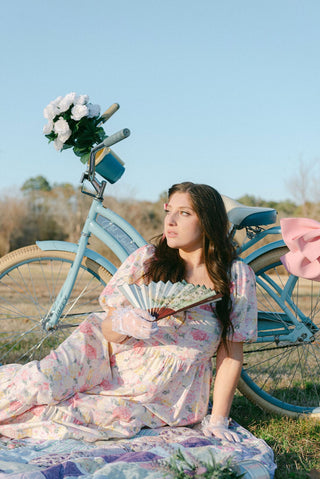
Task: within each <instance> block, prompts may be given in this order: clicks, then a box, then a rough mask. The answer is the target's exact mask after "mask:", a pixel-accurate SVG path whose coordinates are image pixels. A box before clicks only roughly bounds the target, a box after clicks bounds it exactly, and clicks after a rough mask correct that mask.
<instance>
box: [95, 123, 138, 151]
mask: <svg viewBox="0 0 320 479" xmlns="http://www.w3.org/2000/svg"><path fill="white" fill-rule="evenodd" d="M128 136H130V130H129V128H124V129H123V130H120V131H118V132H117V133H114V134H113V135H110V136H108V137H107V138H106V139H105V140H103V142H102V143H100V145H98V146H97V147H96V148H98V147H100V148H102V147H103V146H111V145H114V144H115V143H118V142H119V141H121V140H124V139H125V138H128Z"/></svg>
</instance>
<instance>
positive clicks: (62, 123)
mask: <svg viewBox="0 0 320 479" xmlns="http://www.w3.org/2000/svg"><path fill="white" fill-rule="evenodd" d="M54 131H55V132H56V133H58V138H57V139H58V140H59V141H60V142H62V143H64V142H65V141H67V139H68V138H69V137H70V135H71V133H72V131H71V130H70V128H69V124H68V122H67V121H66V120H65V119H64V118H62V117H60V118H59V119H58V120H57V121H56V122H55V124H54Z"/></svg>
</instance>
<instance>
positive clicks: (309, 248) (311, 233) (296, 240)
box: [280, 218, 320, 281]
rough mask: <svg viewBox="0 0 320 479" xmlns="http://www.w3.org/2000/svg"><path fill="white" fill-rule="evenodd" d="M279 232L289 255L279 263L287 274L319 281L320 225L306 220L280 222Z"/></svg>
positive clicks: (288, 219)
mask: <svg viewBox="0 0 320 479" xmlns="http://www.w3.org/2000/svg"><path fill="white" fill-rule="evenodd" d="M280 225H281V232H282V237H283V240H284V242H285V243H286V245H287V246H288V248H289V250H290V251H289V253H287V254H285V255H284V256H282V257H281V262H282V264H283V265H284V266H285V268H286V269H287V271H289V273H291V274H294V275H295V276H299V277H301V278H306V279H312V280H314V281H320V223H318V221H315V220H311V219H308V218H284V219H282V220H280Z"/></svg>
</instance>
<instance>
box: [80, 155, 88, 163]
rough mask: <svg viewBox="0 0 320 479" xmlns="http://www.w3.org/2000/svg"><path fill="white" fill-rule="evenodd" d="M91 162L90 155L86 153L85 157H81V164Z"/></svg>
mask: <svg viewBox="0 0 320 479" xmlns="http://www.w3.org/2000/svg"><path fill="white" fill-rule="evenodd" d="M89 160H90V153H86V154H85V155H83V156H81V157H80V161H81V163H88V161H89Z"/></svg>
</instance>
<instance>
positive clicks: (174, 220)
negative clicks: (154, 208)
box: [164, 192, 203, 252]
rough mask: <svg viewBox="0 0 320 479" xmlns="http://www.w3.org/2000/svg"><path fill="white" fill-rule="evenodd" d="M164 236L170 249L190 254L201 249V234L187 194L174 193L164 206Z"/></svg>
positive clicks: (198, 222)
mask: <svg viewBox="0 0 320 479" xmlns="http://www.w3.org/2000/svg"><path fill="white" fill-rule="evenodd" d="M165 211H166V217H165V220H164V234H165V237H166V239H167V243H168V246H169V247H170V248H175V249H179V250H181V251H185V252H192V251H195V250H196V249H199V248H201V247H202V239H203V232H202V229H201V225H200V221H199V219H198V216H197V215H196V213H195V211H194V209H193V207H192V202H191V198H190V195H189V193H178V192H177V193H174V194H173V195H171V197H170V199H169V203H167V205H166V210H165Z"/></svg>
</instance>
